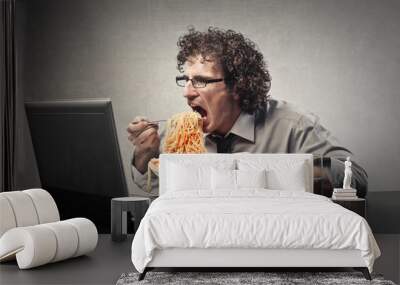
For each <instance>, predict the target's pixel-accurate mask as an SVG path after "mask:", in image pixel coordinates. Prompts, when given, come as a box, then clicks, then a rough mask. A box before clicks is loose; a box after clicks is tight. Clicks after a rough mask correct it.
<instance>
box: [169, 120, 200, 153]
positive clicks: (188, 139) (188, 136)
mask: <svg viewBox="0 0 400 285" xmlns="http://www.w3.org/2000/svg"><path fill="white" fill-rule="evenodd" d="M202 127H203V122H202V120H201V117H200V115H199V113H196V112H183V113H179V114H176V115H174V116H172V118H171V119H169V120H168V122H167V133H166V139H165V143H164V149H163V151H164V152H165V153H204V152H206V148H205V146H204V139H203V130H202Z"/></svg>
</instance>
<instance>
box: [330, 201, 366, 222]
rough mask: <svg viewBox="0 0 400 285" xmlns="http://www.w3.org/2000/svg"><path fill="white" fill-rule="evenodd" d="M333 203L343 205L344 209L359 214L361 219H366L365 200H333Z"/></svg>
mask: <svg viewBox="0 0 400 285" xmlns="http://www.w3.org/2000/svg"><path fill="white" fill-rule="evenodd" d="M332 202H334V203H336V204H339V205H341V206H342V207H344V208H346V209H349V210H350V211H353V212H354V213H357V214H359V215H360V216H361V217H363V218H366V213H367V211H366V208H367V206H366V201H365V199H364V198H357V199H354V200H340V199H332Z"/></svg>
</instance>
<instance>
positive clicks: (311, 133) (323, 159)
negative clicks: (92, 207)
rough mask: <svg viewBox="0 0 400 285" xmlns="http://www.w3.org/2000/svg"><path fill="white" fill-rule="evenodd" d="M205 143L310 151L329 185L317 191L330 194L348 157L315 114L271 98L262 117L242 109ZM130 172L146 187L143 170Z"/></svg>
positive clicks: (358, 184)
mask: <svg viewBox="0 0 400 285" xmlns="http://www.w3.org/2000/svg"><path fill="white" fill-rule="evenodd" d="M162 138H163V136H162ZM161 145H162V142H161ZM205 145H206V148H207V151H208V152H210V153H216V152H224V153H237V152H248V153H313V154H314V157H315V159H314V166H321V167H322V168H323V169H324V173H326V175H327V179H328V180H329V181H328V182H329V184H330V185H328V186H326V183H325V184H324V185H325V186H324V187H328V188H329V189H320V190H317V191H320V193H319V194H324V195H326V196H330V194H331V192H332V187H342V185H341V184H342V182H343V176H344V163H343V162H344V161H345V160H346V157H347V156H352V153H351V152H350V151H349V150H348V149H346V148H344V147H342V146H340V144H339V143H338V142H337V140H336V139H335V138H334V137H333V136H332V135H331V134H330V132H329V131H328V130H326V129H325V128H324V127H323V126H321V125H320V123H319V118H318V117H317V116H316V115H314V114H312V113H309V112H305V111H303V110H300V109H299V108H298V107H296V106H295V105H293V104H291V103H288V102H285V101H278V100H274V99H270V100H269V101H268V107H267V110H266V112H265V114H264V115H263V116H255V115H250V114H247V113H244V112H242V113H241V114H240V116H239V118H238V119H237V120H236V122H235V124H234V125H233V127H232V129H231V130H230V131H229V132H228V133H227V134H226V135H225V137H223V138H222V137H218V136H214V135H211V134H208V135H205ZM327 158H329V159H327ZM352 162H353V167H352V169H353V181H352V183H353V184H352V186H353V187H355V188H357V190H358V191H357V194H358V196H359V197H364V196H365V194H366V191H367V174H366V172H365V171H364V169H362V168H361V167H360V166H359V165H358V164H357V163H356V162H354V161H352ZM132 175H133V180H134V182H135V183H136V184H137V185H138V186H139V187H140V188H141V189H143V190H144V189H146V183H147V173H145V174H141V173H140V172H139V171H137V170H136V168H135V167H134V166H133V165H132ZM325 182H326V181H325ZM152 183H153V184H152V186H153V188H152V189H153V190H152V194H153V195H154V194H155V195H157V192H158V181H157V179H153V181H152ZM320 183H323V182H322V181H321V182H320ZM321 187H322V186H321ZM318 188H320V187H319V185H316V181H314V192H316V189H318Z"/></svg>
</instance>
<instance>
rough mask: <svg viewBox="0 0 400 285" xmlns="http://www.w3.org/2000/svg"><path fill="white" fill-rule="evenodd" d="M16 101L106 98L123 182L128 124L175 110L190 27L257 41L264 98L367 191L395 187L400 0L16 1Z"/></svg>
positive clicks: (399, 157)
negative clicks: (316, 138)
mask: <svg viewBox="0 0 400 285" xmlns="http://www.w3.org/2000/svg"><path fill="white" fill-rule="evenodd" d="M24 3H25V4H26V10H27V13H26V14H27V15H26V34H25V39H24V42H25V45H26V46H25V49H24V55H23V57H22V59H23V62H22V68H23V74H22V77H21V81H20V82H21V84H22V85H23V92H24V95H25V99H26V100H48V99H75V98H96V97H103V98H104V97H110V98H111V99H112V100H113V105H114V113H115V117H116V118H115V119H116V123H117V128H118V135H119V140H120V145H121V151H122V154H123V158H124V163H125V170H126V173H127V177H128V183H129V187H130V189H131V190H132V191H137V190H136V189H135V188H134V185H133V184H132V182H131V179H129V177H130V176H129V158H130V155H131V146H130V144H129V142H128V140H127V136H126V132H125V129H126V126H127V124H128V123H129V121H130V120H131V119H132V118H133V117H135V116H136V115H145V116H148V117H149V118H151V119H162V118H168V117H169V116H170V115H172V114H173V113H176V112H179V111H182V110H185V109H186V108H187V107H186V104H185V100H184V99H183V97H182V95H181V92H182V90H180V89H178V87H176V86H175V82H174V76H175V75H176V74H177V70H176V67H175V66H176V60H175V56H176V52H177V48H176V40H177V38H178V37H179V35H181V34H182V33H183V32H184V31H185V30H186V27H187V25H189V24H192V25H194V26H195V27H197V28H199V29H204V28H206V27H207V26H209V25H213V26H218V27H221V28H231V29H234V30H237V31H240V32H242V33H243V34H245V35H246V36H248V37H249V38H251V39H252V40H253V41H255V42H256V43H257V44H258V46H259V48H260V50H261V51H262V52H263V53H264V55H265V58H266V59H267V62H268V65H269V67H270V71H271V74H272V77H273V81H272V89H271V93H272V95H273V97H275V98H280V99H285V100H289V101H292V102H295V103H297V104H299V105H301V106H303V107H304V108H306V109H308V110H310V111H312V112H314V113H316V114H317V115H319V116H320V118H321V122H322V124H323V125H325V126H326V127H327V128H328V129H330V130H331V131H332V133H333V134H334V135H335V136H336V137H337V138H338V139H339V141H341V142H342V143H343V144H344V145H345V146H347V147H348V148H350V149H351V150H352V151H353V152H354V153H355V155H356V159H357V160H358V161H359V162H360V164H361V165H362V166H364V168H365V169H366V170H367V172H368V174H369V183H370V184H369V185H370V191H385V190H390V191H398V190H399V188H398V178H397V177H398V174H399V173H400V147H399V139H400V124H399V122H400V112H398V109H399V107H400V96H399V95H400V94H399V91H398V90H399V82H400V52H399V51H400V35H399V34H400V32H399V31H400V17H399V16H398V15H400V1H397V0H391V1H390V0H384V1H374V0H368V1H361V0H358V1H331V0H326V1H321V0H313V1H310V0H301V1H284V0H276V1H238V0H235V1H198V0H197V1H189V0H185V1H162V0H160V1H155V0H154V1H128V0H121V1H111V0H109V1H107V0H68V1H67V0H66V1H55V0H47V1H44V0H35V1H26V2H24Z"/></svg>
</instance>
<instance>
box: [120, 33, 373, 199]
mask: <svg viewBox="0 0 400 285" xmlns="http://www.w3.org/2000/svg"><path fill="white" fill-rule="evenodd" d="M178 47H179V52H178V56H177V61H178V70H179V71H180V72H181V74H182V75H180V76H177V78H176V83H177V84H178V86H181V87H183V96H184V97H185V98H186V100H187V103H188V105H189V106H190V107H191V108H192V110H193V111H195V112H198V113H199V114H200V115H201V117H202V120H203V131H204V133H206V137H205V145H206V148H207V151H208V152H219V153H222V152H227V153H234V152H250V153H313V154H315V155H320V156H326V157H341V158H343V160H345V159H346V157H347V156H349V155H351V152H350V151H349V150H347V149H346V148H344V147H341V146H340V145H338V144H337V143H336V141H335V139H334V138H333V137H332V136H331V135H330V133H329V132H328V131H327V130H326V129H325V128H323V127H322V126H321V125H320V124H319V122H318V118H317V117H316V116H315V115H313V114H310V113H306V112H304V111H302V110H299V109H298V108H296V107H295V106H293V105H291V104H289V103H286V102H283V101H277V100H274V99H271V98H269V95H268V92H269V90H270V87H271V76H270V74H269V72H268V70H267V68H266V65H265V62H264V59H263V55H262V54H261V53H260V52H259V51H258V50H257V49H256V46H255V44H254V43H253V42H252V41H250V40H249V39H246V38H245V37H244V36H243V35H242V34H240V33H236V32H234V31H232V30H228V31H224V30H221V29H218V28H209V29H208V30H207V31H206V32H199V31H196V30H194V29H193V28H190V29H189V31H188V33H187V34H185V35H183V36H182V37H180V38H179V40H178ZM127 131H128V133H129V140H130V141H131V142H132V144H133V146H134V155H133V159H132V173H133V178H134V181H135V183H136V184H137V185H138V186H139V187H141V188H142V189H145V183H146V176H145V173H146V171H147V163H148V162H149V160H150V159H151V158H154V157H157V156H158V155H159V149H160V140H161V139H160V135H159V133H158V127H157V126H156V125H154V124H152V123H150V122H149V121H148V120H146V119H145V118H143V117H136V118H135V119H134V120H133V122H131V123H130V124H129V126H128V129H127ZM328 162H329V163H330V164H331V165H330V171H326V169H325V170H324V169H323V168H317V167H316V168H315V169H314V176H315V177H328V176H330V175H333V176H334V178H332V177H331V178H330V179H331V180H332V179H333V180H334V181H335V182H337V183H338V185H334V186H335V187H341V185H339V182H340V180H341V179H342V177H343V169H344V167H343V163H342V162H341V161H340V160H337V159H331V160H328ZM353 166H354V174H355V175H354V178H355V179H354V183H355V184H356V185H355V186H356V187H357V189H358V190H359V191H358V195H359V196H361V197H363V196H365V194H366V187H367V175H366V173H365V171H364V170H363V169H362V168H361V167H359V166H358V165H356V164H355V163H353ZM342 181H343V180H342ZM324 194H326V193H324Z"/></svg>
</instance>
